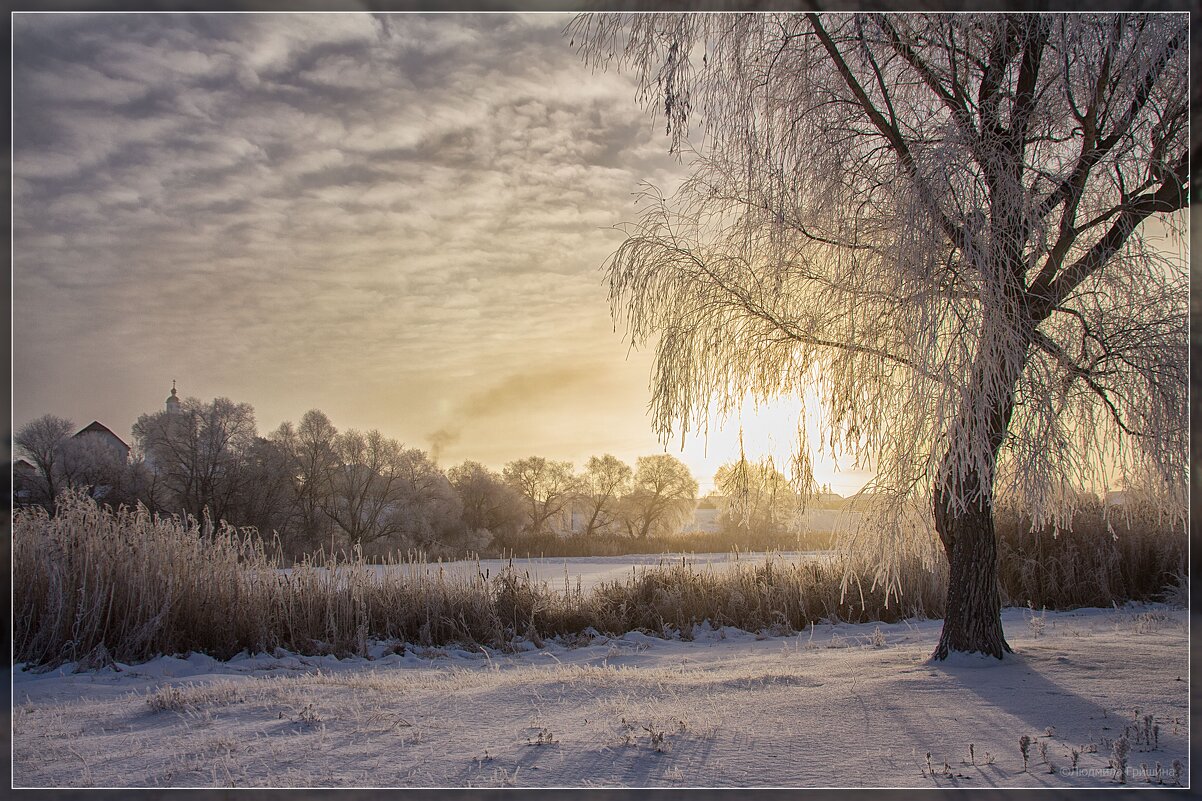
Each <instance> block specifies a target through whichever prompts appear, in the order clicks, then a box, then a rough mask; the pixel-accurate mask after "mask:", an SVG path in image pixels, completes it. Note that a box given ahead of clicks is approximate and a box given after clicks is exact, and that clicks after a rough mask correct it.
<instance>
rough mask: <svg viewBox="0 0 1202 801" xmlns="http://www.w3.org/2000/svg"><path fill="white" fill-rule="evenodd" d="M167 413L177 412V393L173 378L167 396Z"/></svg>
mask: <svg viewBox="0 0 1202 801" xmlns="http://www.w3.org/2000/svg"><path fill="white" fill-rule="evenodd" d="M167 414H179V394H178V393H176V391H175V379H174V378H173V379H171V395H170V396H168V398H167Z"/></svg>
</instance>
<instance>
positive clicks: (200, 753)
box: [12, 606, 1189, 789]
mask: <svg viewBox="0 0 1202 801" xmlns="http://www.w3.org/2000/svg"><path fill="white" fill-rule="evenodd" d="M1003 619H1004V623H1005V626H1006V631H1007V634H1008V637H1009V640H1010V643H1011V645H1012V646H1014V647H1015V651H1016V653H1015V654H1013V655H1011V656H1009V657H1007V658H1006V659H1005V660H1002V661H998V660H995V659H992V658H988V657H981V656H973V655H957V656H955V657H954V658H952V659H951V660H949V661H947V662H944V663H934V662H931V661H930V660H929V654H930V653H931V651H932V649H933V648H934V645H935V642H936V640H937V638H938V634H939V626H940V623H939V621H937V620H930V621H917V622H903V623H897V624H873V623H868V624H858V625H850V624H843V623H828V624H819V625H817V626H815V627H814V628H813V629H812V630H811V629H807V630H806V631H804V632H802V633H800V634H796V635H791V636H767V635H766V634H764V633H759V634H755V633H748V632H743V631H739V630H735V629H730V628H719V629H714V628H712V627H710V626H708V625H706V626H703V627H698V628H697V630H696V632H695V637H694V639H693V640H680V639H663V638H659V637H653V636H649V635H648V634H646V633H642V632H630V633H627V634H625V635H623V636H621V637H616V638H609V637H604V636H596V635H594V636H592V637H585V638H581V641H579V642H575V643H568V642H563V641H551V642H549V643H548V644H547V647H546V648H544V649H536V648H534V647H533V646H532V645H528V644H527V645H526V646H525V647H526V648H528V649H529V650H523V649H521V648H518V649H515V650H514V652H512V653H503V652H500V651H495V650H478V649H476V650H474V649H471V648H421V647H416V646H409V645H404V644H399V643H382V642H381V643H374V644H373V645H372V648H371V653H370V658H369V659H344V660H339V659H337V658H335V657H333V656H325V657H309V656H299V655H296V654H290V653H285V652H283V651H277V652H276V653H274V654H262V653H261V654H246V653H243V654H240V655H239V656H237V657H235V658H234V659H232V660H230V661H228V662H219V661H216V660H214V659H211V658H210V657H207V656H203V655H200V654H190V655H180V656H163V657H159V658H157V659H154V660H152V661H150V662H146V663H144V664H139V665H125V664H117V665H115V666H114V667H115V668H116V669H114V667H106V668H102V669H98V670H96V669H93V670H82V671H80V672H75V671H76V670H77V666H75V665H70V664H69V665H64V666H62V667H60V668H57V669H55V670H52V671H46V672H41V673H39V672H34V671H30V670H26V669H25V666H24V665H15V666H14V667H13V673H12V681H13V707H12V717H13V781H14V784H15V786H18V787H50V786H69V787H127V786H130V787H132V786H136V787H142V786H172V787H229V786H273V787H327V786H338V787H407V786H423V787H483V786H538V787H608V786H627V787H660V786H677V787H724V786H775V787H891V786H902V787H967V788H982V789H984V788H1002V787H1019V786H1023V787H1053V788H1071V787H1119V786H1120V785H1119V783H1118V781H1117V779H1116V772H1115V770H1114V769H1113V768H1111V767H1110V760H1111V757H1112V747H1111V745H1110V743H1112V742H1113V741H1115V740H1117V739H1118V738H1120V737H1123V736H1125V735H1126V736H1127V737H1128V741H1129V743H1130V754H1129V755H1128V758H1127V763H1128V772H1127V784H1128V786H1148V785H1149V781H1148V778H1150V779H1151V782H1150V783H1151V784H1152V785H1156V784H1157V783H1158V781H1159V782H1163V783H1164V784H1165V785H1173V784H1174V781H1175V779H1174V773H1173V763H1174V761H1175V760H1178V761H1179V762H1180V766H1181V773H1180V777H1179V778H1180V781H1181V783H1182V784H1186V785H1188V783H1189V748H1188V717H1189V708H1188V688H1189V683H1188V680H1189V667H1188V657H1189V650H1188V642H1189V640H1188V637H1189V631H1188V628H1189V623H1188V612H1187V611H1186V610H1182V609H1174V608H1167V607H1161V606H1129V607H1124V608H1121V609H1083V610H1076V611H1071V612H1047V613H1046V614H1044V615H1036V614H1033V613H1032V612H1030V611H1027V610H1021V609H1008V610H1005V612H1004V613H1003ZM1147 716H1151V717H1150V718H1149V717H1147ZM1144 722H1150V725H1146V726H1144V728H1145V730H1147V731H1148V732H1152V726H1154V727H1155V739H1154V740H1153V741H1152V742H1144V741H1143V740H1141V738H1140V735H1139V734H1138V731H1137V730H1138V728H1139V725H1140V724H1141V723H1144ZM1023 735H1026V736H1028V737H1030V739H1031V745H1030V747H1029V749H1028V752H1029V761H1028V765H1027V767H1026V769H1025V770H1024V767H1023V759H1022V754H1021V752H1020V748H1019V739H1020V737H1022V736H1023ZM970 749H971V750H970ZM1094 749H1096V750H1094ZM1074 750H1075V751H1077V752H1078V753H1077V757H1076V759H1077V763H1076V769H1075V770H1074V769H1073V767H1072V762H1073V751H1074ZM928 755H929V756H928ZM1157 763H1159V765H1160V778H1159V780H1158V779H1157V777H1156V765H1157ZM1144 765H1146V766H1147V771H1148V773H1149V774H1151V775H1150V777H1146V776H1145V774H1144V768H1143V766H1144Z"/></svg>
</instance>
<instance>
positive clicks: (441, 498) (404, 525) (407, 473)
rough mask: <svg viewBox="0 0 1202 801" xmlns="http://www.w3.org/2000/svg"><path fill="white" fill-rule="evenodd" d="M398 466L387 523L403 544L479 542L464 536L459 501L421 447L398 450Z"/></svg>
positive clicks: (421, 546)
mask: <svg viewBox="0 0 1202 801" xmlns="http://www.w3.org/2000/svg"><path fill="white" fill-rule="evenodd" d="M399 468H400V470H399V472H400V477H401V484H400V487H399V492H398V498H397V504H396V508H395V509H394V510H393V512H392V520H391V521H390V523H392V525H393V527H394V528H395V530H396V532H397V534H399V535H400V537H401V538H402V540H403V542H404V544H406V545H411V546H416V547H419V548H432V547H437V546H444V547H445V546H467V545H470V546H473V547H478V546H479V545H480V538H477V537H467V536H464V534H463V504H462V502H460V500H459V496H458V495H457V494H456V493H455V488H454V487H452V486H451V482H450V481H448V480H447V477H446V476H445V475H444V474H443V472H442V471H441V470H439V469H438V465H436V464H435V463H434V461H433V460H432V459H431V458H430V457H429V456H428V455H427V454H426V452H425V451H423V450H419V449H417V448H409V449H405V450H402V451H401V459H400V464H399ZM484 544H487V543H484Z"/></svg>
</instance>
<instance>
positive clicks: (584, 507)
mask: <svg viewBox="0 0 1202 801" xmlns="http://www.w3.org/2000/svg"><path fill="white" fill-rule="evenodd" d="M73 428H74V424H73V423H72V422H71V421H70V420H64V419H62V418H57V417H54V416H52V415H46V416H45V417H42V418H39V419H38V420H35V421H33V422H32V423H30V424H28V425H27V426H25V427H24V428H22V429H21V430H20V431H18V432H17V435H16V437H14V442H15V444H16V445H17V447H18V448H19V450H20V452H21V454H22V455H24V456H25V457H26V458H28V459H29V460H30V462H31V463H32V465H33V470H32V471H30V470H25V469H23V470H22V471H20V472H19V473H18V475H17V482H18V483H17V484H16V485H14V489H15V490H22V491H23V494H22V496H21V498H22V500H23V502H25V503H41V504H45V505H46V506H47V508H48V510H49V511H51V512H53V511H54V505H53V497H54V493H57V492H59V491H61V490H62V489H63V488H65V487H68V486H69V487H74V488H79V489H84V490H86V491H88V492H89V493H91V494H92V495H93V497H96V498H97V499H103V500H104V501H105V502H108V503H111V504H114V505H117V504H127V505H133V504H135V503H142V504H144V505H146V506H147V507H149V508H150V509H151V510H153V511H156V512H165V513H168V514H186V515H190V516H192V517H196V518H198V519H202V520H203V519H204V518H206V517H207V518H208V519H210V520H212V521H213V522H217V521H218V520H224V521H226V522H228V523H230V524H232V525H235V526H248V527H253V528H255V529H257V530H258V531H259V532H260V533H261V534H262V535H263V536H264V537H265V538H269V539H270V538H272V537H277V538H278V540H279V542H280V545H281V546H282V547H283V548H284V550H285V553H287V554H289V555H291V556H294V557H297V556H300V555H302V554H305V553H311V552H313V551H315V550H317V549H318V548H319V547H320V548H326V549H341V548H348V547H354V546H361V547H363V549H364V553H365V554H367V555H369V556H375V555H383V554H384V553H387V552H395V551H404V550H406V549H410V548H417V549H422V550H424V551H426V552H433V553H442V554H447V553H456V554H462V553H464V552H465V551H467V552H472V551H474V552H477V553H478V552H480V551H482V550H484V549H486V548H488V547H489V546H490V545H493V546H494V547H498V548H502V549H504V548H519V547H522V544H523V542H524V541H526V540H530V541H531V542H533V540H535V539H538V538H546V537H563V536H567V535H575V536H577V537H579V539H580V540H581V541H584V542H588V541H593V540H600V539H609V540H614V539H615V538H623V537H638V538H643V539H646V538H648V537H652V536H661V535H668V534H675V533H677V532H679V531H680V530H681V528H682V527H683V526H684V525H685V524H686V522H687V521H688V520H690V519H691V516H692V513H693V509H694V507H695V501H696V495H697V482H696V481H695V480H694V479H693V477H692V475H691V474H690V473H689V470H688V468H687V467H686V466H685V465H684V464H683V463H682V462H680V461H679V460H678V459H675V458H674V457H671V456H667V455H661V456H649V457H643V458H640V459H639V460H638V463H637V468H638V469H637V471H636V470H634V469H632V468H631V466H630V465H629V464H627V463H625V462H623V461H622V460H621V459H618V458H617V457H616V456H614V455H612V454H604V455H601V456H593V457H591V458H590V459H589V460H588V461H587V463H586V465H585V468H584V470H583V471H582V472H581V473H579V474H577V473H575V472H574V470H573V466H572V464H571V463H570V462H566V461H555V460H551V459H546V458H544V457H541V456H529V457H526V458H522V459H517V460H514V461H512V462H509V463H508V464H507V465H505V467H504V469H503V470H502V471H501V472H500V473H498V472H495V471H493V470H491V469H489V468H488V467H486V466H485V465H483V464H480V463H479V462H473V461H465V462H463V463H462V464H460V465H457V466H455V467H452V468H450V469H449V470H447V471H445V472H444V471H443V470H441V469H440V468H439V467H438V465H437V464H435V463H434V462H433V461H432V460H431V459H430V457H429V456H428V455H427V454H426V452H425V451H422V450H419V449H416V448H406V447H404V446H403V445H402V444H401V443H400V442H398V441H397V440H395V439H391V438H389V437H387V436H385V435H384V434H382V433H381V432H380V431H378V430H371V431H367V432H363V431H358V430H354V429H349V430H346V431H339V430H338V429H337V428H336V427H335V426H334V424H333V423H332V422H331V421H330V418H329V417H328V416H327V415H326V414H325V413H324V412H322V411H320V410H318V409H311V410H309V411H307V412H305V414H304V416H303V417H301V419H300V422H299V424H295V425H294V424H293V423H292V422H291V421H285V422H283V423H281V424H280V425H279V426H278V427H277V428H276V429H275V430H273V431H272V432H270V433H269V434H267V435H266V436H260V435H259V434H258V432H257V429H256V423H255V411H254V408H253V407H252V406H251V405H250V404H247V403H236V402H234V401H232V400H230V399H229V398H215V399H213V400H211V401H202V400H200V399H198V398H185V399H183V400H180V401H179V403H178V404H177V405H175V406H174V408H172V409H170V410H165V411H161V412H154V413H148V414H143V415H141V416H140V417H139V418H138V420H137V422H135V423H134V426H133V442H134V450H133V453H132V458H127V452H126V449H125V448H124V447H123V446H121V445H115V444H114V443H112V442H111V440H109V439H107V438H105V437H102V436H100V435H93V434H92V433H90V432H88V433H85V434H84V435H82V436H74V437H73V436H71V430H72V429H73ZM21 482H24V484H22V483H21ZM33 485H36V486H33ZM611 546H612V542H611Z"/></svg>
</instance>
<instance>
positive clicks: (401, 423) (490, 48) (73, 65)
mask: <svg viewBox="0 0 1202 801" xmlns="http://www.w3.org/2000/svg"><path fill="white" fill-rule="evenodd" d="M569 20H570V16H565V15H561V14H538V15H536V14H522V15H516V14H492V15H440V14H425V15H417V14H414V15H384V16H372V15H368V14H326V15H300V14H278V15H271V14H103V15H101V14H29V13H26V14H17V15H15V17H14V19H13V331H14V334H13V424H14V426H15V427H16V428H20V426H22V425H23V424H25V423H27V422H29V421H30V420H32V419H34V418H36V417H38V416H40V415H42V414H46V413H51V414H57V415H59V416H63V417H68V418H70V419H72V420H74V421H75V422H76V423H77V424H78V425H79V426H80V427H82V426H84V425H87V424H88V423H89V422H91V421H92V420H94V419H95V420H99V421H101V422H102V423H104V424H105V425H107V426H109V427H110V428H111V429H113V431H114V432H116V433H117V434H118V435H119V436H121V437H122V438H125V439H127V441H128V440H129V439H130V428H131V426H132V424H133V423H134V421H135V420H136V418H137V417H138V415H140V414H142V413H146V412H153V411H158V410H160V409H162V408H163V401H164V399H165V398H166V397H167V394H168V392H169V390H170V388H171V382H172V381H173V380H175V381H177V382H178V387H179V391H180V394H181V395H183V396H195V397H198V398H201V399H203V400H209V399H212V398H214V397H218V396H223V397H229V398H231V399H233V400H235V401H240V402H247V403H250V404H251V405H253V406H254V408H255V411H256V420H257V424H258V428H259V431H260V433H263V434H266V433H268V432H270V431H271V430H272V429H274V428H275V427H277V426H278V425H279V424H280V423H281V422H283V421H285V420H290V421H293V422H296V421H298V420H299V419H300V417H301V416H302V415H303V414H304V412H305V411H306V410H308V409H313V408H317V409H321V410H322V411H324V412H325V413H326V414H327V415H328V416H329V417H330V419H331V420H332V421H333V423H334V425H335V426H337V427H338V428H339V429H349V428H357V429H360V430H366V429H372V428H376V429H379V430H380V431H382V432H384V433H385V434H386V435H388V436H391V437H394V438H396V439H398V440H400V441H401V442H403V443H405V444H406V445H407V446H409V447H420V448H423V449H426V450H430V451H431V452H432V453H433V454H434V455H435V456H436V458H437V460H438V461H439V463H440V464H442V465H443V466H444V467H446V466H450V465H452V464H455V463H457V462H460V461H462V460H464V459H475V460H478V461H482V462H484V463H485V464H488V465H490V466H492V467H494V468H500V467H501V466H503V465H504V464H505V463H506V462H508V461H511V460H513V459H517V458H521V457H524V456H529V455H540V456H545V457H548V458H554V459H566V460H569V461H572V462H574V463H575V465H576V466H577V467H578V468H579V467H582V465H583V464H584V462H585V461H586V460H587V459H588V457H589V456H591V455H599V454H602V453H613V454H615V455H617V456H619V457H620V458H622V459H624V460H626V461H628V462H630V463H632V464H633V462H634V460H635V458H636V457H637V456H640V455H648V454H652V453H661V452H664V450H665V446H664V445H663V444H662V443H661V442H660V441H659V440H658V439H657V437H656V436H655V434H654V433H653V431H652V429H651V425H650V421H649V417H648V414H647V405H648V401H649V398H650V395H649V391H648V379H649V376H650V369H651V358H652V356H651V354H650V353H649V352H646V351H632V350H631V349H630V347H629V343H628V342H626V341H624V339H623V336H622V334H623V332H622V331H621V330H615V326H614V322H613V320H612V318H611V316H610V309H609V305H608V299H607V293H606V286H605V284H604V277H603V274H602V272H601V270H600V268H601V265H602V264H603V263H604V261H605V259H606V257H607V256H608V255H609V254H610V253H612V252H613V251H614V250H615V249H616V248H617V247H618V245H619V244H620V243H621V241H622V235H621V233H620V232H619V231H617V230H615V229H614V226H616V225H618V224H620V223H621V222H623V221H626V220H632V219H634V218H635V217H636V216H637V211H638V209H637V206H636V205H635V199H636V193H637V192H639V191H640V189H641V188H643V184H645V183H650V184H654V185H656V186H658V187H660V188H662V189H665V190H667V191H670V190H671V189H672V188H673V187H674V186H675V185H676V183H677V182H678V181H679V180H680V178H681V177H683V175H684V174H685V171H686V169H687V164H681V163H679V162H678V161H677V160H676V159H675V158H674V157H672V156H670V155H669V154H668V140H667V139H666V138H665V136H664V131H663V128H662V125H660V124H659V123H657V122H655V121H654V120H653V119H652V117H651V116H650V114H649V113H648V112H647V111H646V110H645V109H644V108H642V107H641V106H639V105H638V104H637V103H636V100H635V90H634V84H633V81H632V79H631V78H630V77H628V76H625V75H619V74H615V73H613V72H594V71H592V70H591V69H590V68H588V67H587V66H585V65H584V64H583V63H582V62H581V59H580V57H579V55H578V53H577V52H576V51H575V50H574V49H573V48H572V47H571V46H570V45H569V42H568V40H567V37H565V36H563V34H562V31H563V28H564V26H565V25H566V24H567V22H568V21H569ZM796 406H797V404H796V402H793V403H784V404H782V405H781V406H780V407H778V408H774V409H770V410H760V411H759V412H758V413H757V411H756V410H754V409H753V408H752V407H750V406H748V407H747V412H746V414H745V415H744V417H743V419H742V420H732V421H731V422H730V423H729V424H728V425H727V426H725V427H724V428H721V429H717V430H711V432H710V435H709V437H708V438H705V437H697V436H691V437H690V438H689V439H687V440H686V441H685V443H684V448H683V450H682V444H681V441H680V439H679V438H676V439H674V440H673V441H672V443H670V444H669V445H668V446H667V452H669V453H673V454H674V455H676V456H678V457H680V458H682V459H683V460H684V461H685V462H686V464H688V465H689V466H690V468H691V469H692V470H693V472H694V474H695V476H696V477H697V478H698V480H699V481H700V482H701V484H702V489H703V491H704V490H705V489H708V487H709V486H710V484H711V479H712V476H713V473H714V471H715V470H716V469H717V467H718V466H719V465H720V464H722V463H723V462H726V461H730V460H731V459H733V458H735V457H736V456H737V452H738V451H737V449H738V432H739V429H740V427H741V428H742V430H743V433H744V445H745V448H746V450H747V453H748V455H749V456H758V455H761V454H764V453H772V454H773V456H774V458H776V459H777V460H778V462H782V463H783V462H784V461H785V459H787V455H788V453H789V450H790V448H791V447H792V444H793V442H794V438H795V434H792V433H791V432H792V431H793V430H794V428H795V419H796V418H795V417H793V416H792V411H791V410H795V408H796ZM849 466H850V465H848V464H843V465H842V467H843V468H844V470H843V472H838V473H837V472H836V471H835V465H834V464H833V463H831V462H830V461H829V460H826V461H820V462H819V463H818V464H816V466H815V471H816V478H817V480H818V481H819V482H820V483H830V484H831V485H832V488H833V489H835V491H837V492H841V493H843V494H850V493H851V492H854V491H855V490H856V489H858V488H859V486H860V485H862V484H863V482H864V481H865V479H866V477H867V474H865V473H862V472H859V471H851V470H848V469H847V468H848V467H849Z"/></svg>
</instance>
